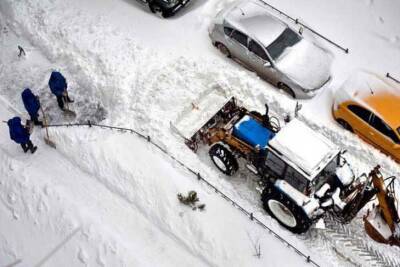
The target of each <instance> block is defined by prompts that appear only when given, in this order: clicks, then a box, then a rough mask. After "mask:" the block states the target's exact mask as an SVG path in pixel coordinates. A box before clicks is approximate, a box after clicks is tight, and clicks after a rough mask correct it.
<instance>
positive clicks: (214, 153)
mask: <svg viewBox="0 0 400 267" xmlns="http://www.w3.org/2000/svg"><path fill="white" fill-rule="evenodd" d="M208 154H209V155H210V157H211V160H212V162H213V163H214V165H215V166H216V167H217V168H218V169H219V170H220V171H221V172H222V173H224V174H226V175H229V176H232V175H234V174H235V172H236V171H237V170H238V169H239V165H238V162H237V160H236V158H235V156H233V154H232V152H231V151H229V150H228V149H227V148H226V147H224V146H222V145H221V144H215V145H213V146H212V147H211V148H210V151H209V152H208Z"/></svg>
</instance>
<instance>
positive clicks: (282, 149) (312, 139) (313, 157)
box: [269, 119, 340, 180]
mask: <svg viewBox="0 0 400 267" xmlns="http://www.w3.org/2000/svg"><path fill="white" fill-rule="evenodd" d="M269 146H270V148H272V150H273V151H275V152H277V154H278V155H279V156H280V157H281V158H283V159H285V161H286V162H288V163H290V162H291V163H292V167H295V168H296V169H297V170H299V171H300V172H301V173H303V174H304V176H305V177H307V178H308V179H309V180H312V179H314V177H316V176H317V175H318V174H319V173H320V172H321V171H322V170H323V169H324V168H325V167H326V165H327V164H328V163H329V162H331V160H332V159H333V158H334V157H335V156H336V155H337V154H338V153H339V152H340V149H339V148H338V147H337V146H336V145H335V144H333V143H332V142H331V141H330V140H328V139H327V138H325V137H324V136H322V135H321V134H319V133H317V132H315V131H313V130H312V129H311V128H310V127H308V126H307V125H306V124H304V123H303V122H301V121H299V120H298V119H293V120H292V121H290V122H289V123H288V124H287V125H285V127H283V128H282V129H281V130H280V131H279V132H278V133H277V134H276V135H275V137H274V138H272V139H271V140H270V141H269ZM293 165H294V166H293Z"/></svg>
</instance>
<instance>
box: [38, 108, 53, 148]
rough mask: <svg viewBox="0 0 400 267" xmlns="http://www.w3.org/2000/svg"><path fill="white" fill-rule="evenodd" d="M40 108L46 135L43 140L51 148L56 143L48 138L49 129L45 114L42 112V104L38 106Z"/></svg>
mask: <svg viewBox="0 0 400 267" xmlns="http://www.w3.org/2000/svg"><path fill="white" fill-rule="evenodd" d="M40 110H41V111H42V115H43V123H44V127H45V128H46V136H45V137H44V142H45V143H46V144H47V145H49V146H51V147H52V148H56V144H55V143H54V142H53V141H51V140H50V137H49V129H47V126H48V125H47V120H46V115H45V114H44V111H43V108H42V106H40Z"/></svg>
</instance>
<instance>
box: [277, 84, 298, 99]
mask: <svg viewBox="0 0 400 267" xmlns="http://www.w3.org/2000/svg"><path fill="white" fill-rule="evenodd" d="M278 88H279V89H281V90H282V91H284V92H285V93H287V94H288V95H290V96H291V97H293V98H296V94H295V93H294V92H293V90H292V88H290V87H289V86H287V85H286V84H284V83H278Z"/></svg>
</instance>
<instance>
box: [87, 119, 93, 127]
mask: <svg viewBox="0 0 400 267" xmlns="http://www.w3.org/2000/svg"><path fill="white" fill-rule="evenodd" d="M87 123H88V125H89V127H90V128H91V127H92V123H91V122H90V120H88V121H87Z"/></svg>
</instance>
